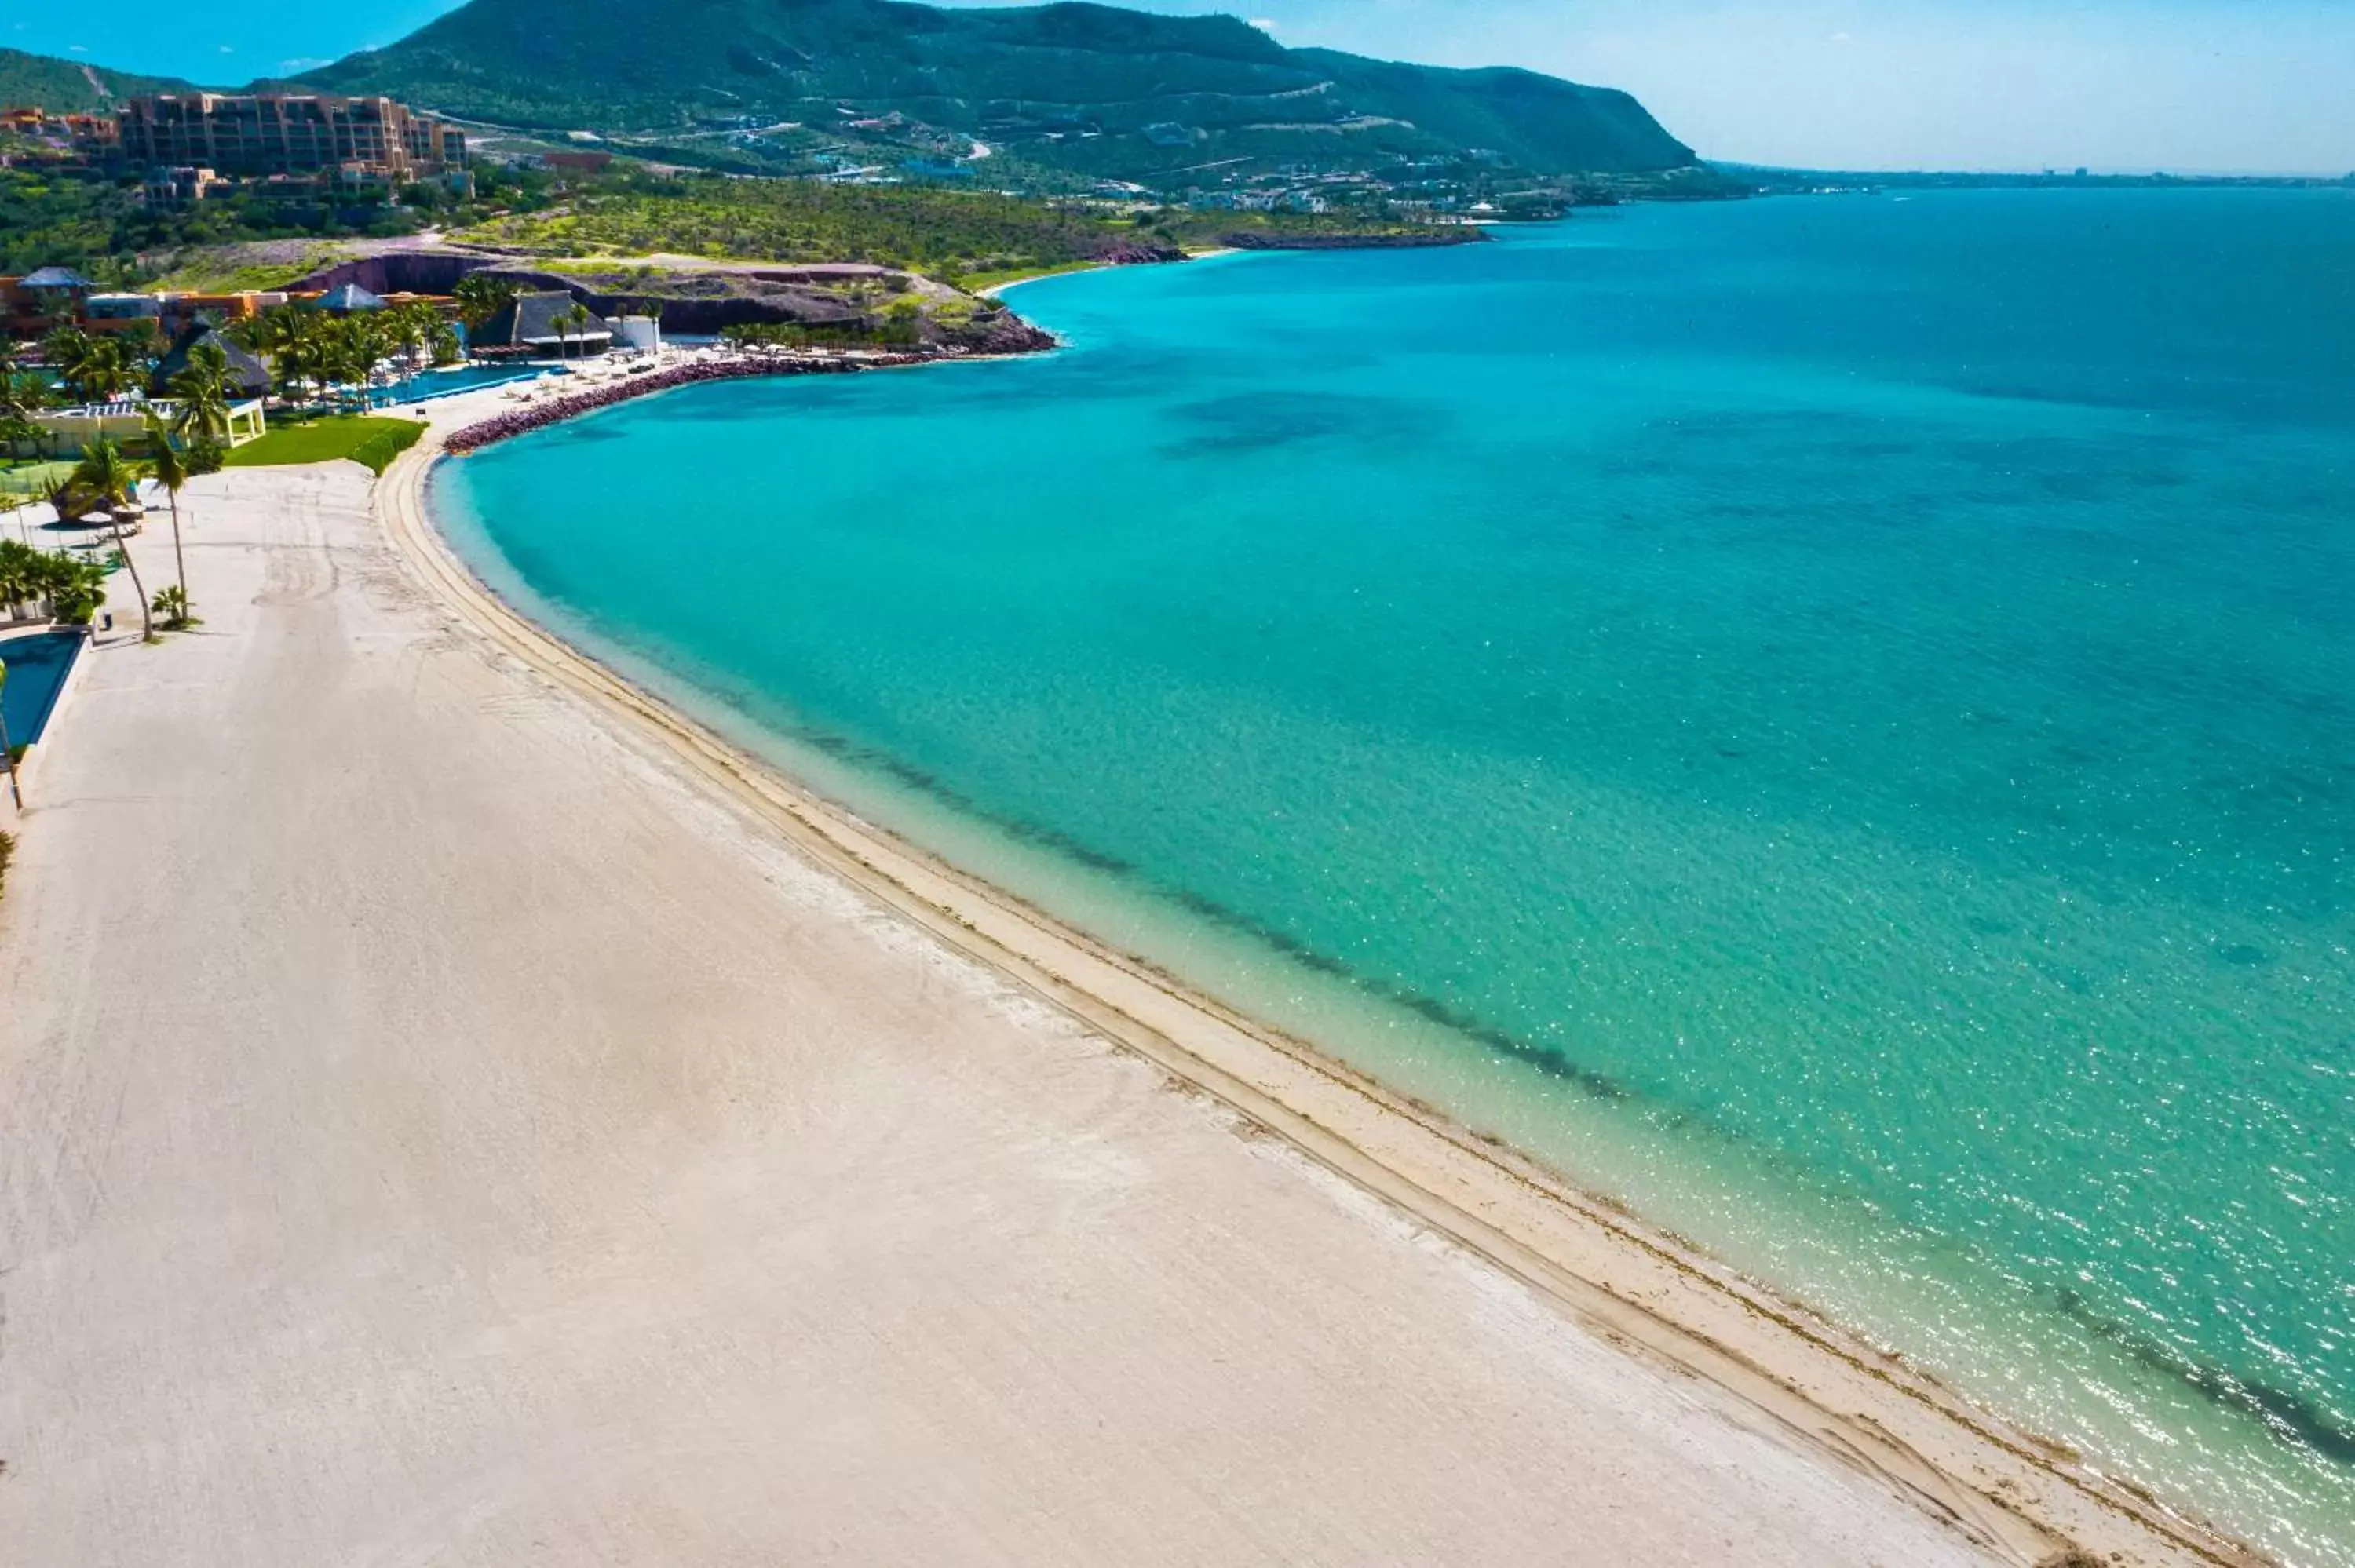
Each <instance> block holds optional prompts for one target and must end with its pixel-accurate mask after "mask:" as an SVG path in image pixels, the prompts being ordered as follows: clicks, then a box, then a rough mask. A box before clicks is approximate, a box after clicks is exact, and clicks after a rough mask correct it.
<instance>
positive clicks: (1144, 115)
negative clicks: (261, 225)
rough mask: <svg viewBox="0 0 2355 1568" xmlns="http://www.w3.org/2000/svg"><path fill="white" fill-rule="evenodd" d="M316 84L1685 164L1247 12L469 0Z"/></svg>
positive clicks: (1206, 152) (589, 123)
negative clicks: (1298, 42)
mask: <svg viewBox="0 0 2355 1568" xmlns="http://www.w3.org/2000/svg"><path fill="white" fill-rule="evenodd" d="M298 80H299V81H300V82H301V83H302V84H303V85H305V86H308V87H311V88H314V89H317V90H324V91H331V92H345V93H361V92H368V93H376V92H381V93H389V94H390V95H392V96H394V97H396V98H400V99H403V100H405V101H410V102H412V103H416V104H419V105H421V106H424V107H430V108H434V109H440V110H443V111H448V112H450V113H453V114H458V115H463V116H467V117H471V118H475V119H481V120H487V121H492V122H498V123H503V124H509V125H519V126H527V127H538V128H544V129H560V130H586V131H595V132H639V133H654V134H657V135H663V134H679V133H684V132H689V131H691V130H694V129H696V128H697V127H698V126H709V125H711V124H713V123H715V122H727V121H730V120H736V119H739V118H740V117H746V116H753V117H757V119H758V122H767V121H794V122H802V123H805V124H806V125H808V126H809V127H810V128H811V129H812V130H826V129H828V128H831V127H834V126H836V125H838V124H841V123H843V122H846V121H847V120H848V119H850V118H852V117H853V115H852V114H846V113H844V111H845V110H846V109H847V110H850V111H853V113H854V114H855V115H856V116H857V117H874V116H884V115H890V114H892V113H898V114H901V115H904V116H906V117H907V118H908V119H910V120H914V121H919V122H923V123H924V124H927V125H931V126H934V127H939V128H942V129H944V130H952V131H957V132H969V133H971V134H972V135H974V136H975V137H978V138H983V139H986V140H987V141H989V142H990V143H993V144H996V143H1007V145H1009V146H1010V147H1012V148H1013V149H1014V150H1016V151H1017V152H1018V154H1019V155H1021V156H1023V157H1025V158H1030V159H1034V160H1036V161H1039V162H1043V163H1046V164H1051V165H1054V166H1059V167H1063V168H1068V169H1071V170H1074V171H1076V172H1082V173H1086V174H1091V175H1122V176H1124V177H1137V178H1143V177H1149V176H1151V175H1155V174H1156V173H1166V172H1168V171H1173V170H1181V169H1185V168H1189V167H1193V166H1198V165H1200V164H1207V163H1214V162H1217V161H1220V160H1221V159H1229V158H1238V159H1250V160H1252V161H1254V162H1260V161H1268V160H1284V159H1286V158H1291V159H1296V160H1297V161H1300V162H1304V163H1309V164H1316V165H1317V166H1320V167H1335V166H1366V165H1369V164H1373V163H1377V162H1383V161H1390V162H1395V161H1396V160H1397V159H1399V158H1401V157H1408V158H1414V157H1447V156H1456V155H1461V154H1465V153H1467V152H1470V151H1473V150H1479V151H1481V153H1482V154H1483V155H1484V156H1487V157H1488V158H1490V159H1492V160H1493V161H1497V162H1500V163H1505V164H1512V165H1515V166H1518V167H1520V168H1523V169H1527V170H1529V171H1532V172H1536V173H1541V174H1568V173H1581V172H1596V173H1629V172H1640V171H1654V170H1663V169H1675V168H1682V167H1686V166H1688V165H1690V164H1692V163H1693V161H1694V160H1693V154H1692V152H1691V149H1689V148H1688V147H1686V146H1685V145H1683V144H1682V143H1679V142H1678V141H1677V140H1676V139H1675V138H1673V137H1671V136H1670V135H1669V134H1668V132H1666V131H1663V130H1662V129H1661V128H1660V126H1659V124H1658V123H1657V122H1656V121H1654V120H1653V119H1652V117H1651V116H1650V115H1649V114H1648V113H1646V111H1644V108H1643V106H1642V105H1641V104H1639V103H1637V102H1636V101H1635V100H1634V99H1633V98H1631V97H1629V96H1628V95H1627V94H1625V93H1624V92H1618V91H1614V90H1610V89H1606V88H1595V87H1582V86H1578V85H1576V84H1574V83H1572V82H1567V81H1562V80H1560V79H1555V78H1552V77H1547V76H1540V75H1539V74H1537V73H1535V72H1532V71H1526V70H1516V69H1490V70H1442V69H1434V68H1432V67H1427V66H1416V65H1398V64H1390V63H1385V62H1382V61H1378V60H1370V59H1365V58H1359V57H1358V56H1355V55H1347V54H1340V53H1337V52H1335V51H1332V50H1328V49H1288V48H1284V46H1283V45H1281V44H1279V43H1277V42H1276V41H1275V40H1274V39H1273V38H1272V37H1268V35H1267V34H1266V33H1264V32H1263V31H1261V30H1260V29H1258V28H1256V27H1252V26H1248V25H1247V24H1245V23H1243V22H1241V21H1238V20H1236V19H1235V18H1233V17H1231V16H1151V15H1147V14H1145V13H1142V12H1136V11H1124V10H1118V9H1115V8H1113V7H1111V6H1106V5H1044V6H1036V7H1028V8H1022V9H974V10H942V9H938V8H936V7H933V6H930V5H903V4H899V3H896V0H473V3H472V4H470V5H465V6H463V7H461V8H460V9H458V10H456V11H453V12H452V13H450V14H449V15H448V16H442V17H441V18H440V19H439V20H436V21H434V22H432V23H429V24H428V25H427V26H424V27H421V28H420V29H419V30H418V31H417V32H415V33H412V34H410V36H409V37H406V38H403V39H402V40H401V41H400V42H399V43H396V44H393V45H390V46H389V47H388V48H381V49H372V50H367V51H364V52H362V53H359V54H356V55H352V56H350V57H349V58H346V59H343V60H339V61H337V62H336V64H334V65H331V66H327V67H325V68H324V69H319V70H314V71H312V72H310V73H308V74H306V75H304V76H303V77H301V78H299V79H298Z"/></svg>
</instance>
